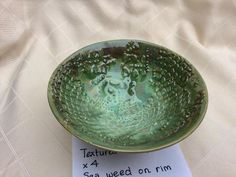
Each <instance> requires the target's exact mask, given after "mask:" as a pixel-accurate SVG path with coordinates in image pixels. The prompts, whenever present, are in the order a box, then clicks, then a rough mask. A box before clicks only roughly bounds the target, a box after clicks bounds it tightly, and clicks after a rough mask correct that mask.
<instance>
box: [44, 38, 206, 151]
mask: <svg viewBox="0 0 236 177" xmlns="http://www.w3.org/2000/svg"><path fill="white" fill-rule="evenodd" d="M130 41H134V42H141V43H145V44H149V45H152V46H155V47H159V48H163V49H165V50H168V51H171V52H172V53H174V54H177V55H178V56H181V55H180V54H178V53H176V52H174V51H173V50H171V49H169V48H167V47H164V46H162V45H159V44H155V43H151V42H147V41H144V40H139V39H128V38H126V39H113V40H103V41H99V42H95V43H92V44H89V45H86V46H84V47H82V48H80V49H78V50H76V51H75V52H74V53H72V54H70V55H69V56H68V57H66V58H65V59H64V60H63V61H61V62H60V63H59V64H58V65H57V66H56V68H55V69H54V71H53V73H52V74H51V76H50V79H49V82H48V87H47V98H48V103H49V106H50V109H51V112H52V113H53V115H54V117H55V118H56V119H57V121H58V122H59V123H60V124H61V125H62V126H63V127H64V128H65V129H66V130H67V131H68V132H69V133H70V134H71V135H72V136H74V137H76V138H78V139H80V140H82V141H83V142H85V143H88V144H91V145H93V146H95V147H98V148H102V149H105V150H109V151H115V152H124V153H143V152H152V151H156V150H160V149H164V148H167V147H169V146H172V145H175V144H177V143H179V142H181V141H182V140H184V139H186V138H187V137H188V136H190V135H191V134H192V133H193V132H194V131H195V130H196V129H197V128H198V127H199V126H200V124H201V123H202V121H203V119H204V117H205V115H206V112H207V109H208V101H209V97H208V89H207V85H206V83H205V81H204V80H203V78H202V76H201V74H200V73H199V71H198V70H197V69H196V67H195V66H194V65H193V64H191V63H190V62H189V61H188V60H187V59H186V58H185V57H183V56H181V57H182V58H183V59H184V60H185V62H187V63H188V64H189V65H190V66H191V67H192V68H193V69H194V72H196V73H197V75H198V76H199V78H200V80H201V82H202V87H203V90H204V93H205V104H204V105H205V107H204V109H203V111H202V112H201V113H200V115H199V116H198V117H197V121H196V122H195V123H193V124H192V125H191V127H190V129H189V130H187V131H185V132H184V133H183V134H182V135H179V136H177V137H176V138H175V140H173V141H170V142H169V143H164V144H162V145H159V146H157V147H154V148H145V149H119V148H111V147H107V146H102V145H98V144H96V143H93V142H91V141H88V140H86V139H84V138H82V137H80V136H79V135H78V134H76V133H74V132H73V130H71V129H69V128H68V127H67V126H65V125H64V124H63V123H62V122H61V121H59V120H60V119H64V116H61V114H59V112H58V110H57V109H56V107H55V105H54V103H53V98H52V95H50V88H49V87H50V84H51V82H52V80H53V78H54V76H55V74H56V72H57V70H58V68H59V67H60V66H61V65H62V64H64V63H66V62H67V61H68V60H70V59H72V58H73V56H75V55H77V54H78V53H80V52H83V51H84V50H85V49H87V48H90V47H91V46H94V45H99V44H102V43H112V42H118V43H119V42H126V43H127V42H130ZM101 48H103V47H101Z"/></svg>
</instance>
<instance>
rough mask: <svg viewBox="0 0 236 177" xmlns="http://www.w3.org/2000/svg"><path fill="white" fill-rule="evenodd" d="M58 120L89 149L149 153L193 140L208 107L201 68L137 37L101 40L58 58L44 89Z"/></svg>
mask: <svg viewBox="0 0 236 177" xmlns="http://www.w3.org/2000/svg"><path fill="white" fill-rule="evenodd" d="M48 100H49V104H50V107H51V110H52V112H53V114H54V115H55V117H56V119H57V120H58V121H59V122H60V123H61V124H62V126H63V127H65V128H66V129H67V130H68V131H69V132H70V133H71V134H73V135H74V136H76V137H78V138H80V139H81V140H83V141H85V142H87V143H90V144H92V145H95V146H98V147H101V148H105V149H109V150H113V151H120V152H146V151H152V150H157V149H160V148H164V147H167V146H170V145H173V144H175V143H177V142H179V141H181V140H183V139H184V138H185V137H187V136H188V135H190V134H191V133H192V132H193V131H194V130H195V129H196V128H197V127H198V126H199V124H200V122H201V121H202V119H203V117H204V114H205V112H206V109H207V100H208V98H207V88H206V85H205V83H204V81H203V79H202V77H201V76H200V74H199V73H198V71H197V70H196V69H195V68H194V67H193V66H192V65H191V64H190V63H189V62H188V61H187V60H186V59H184V58H183V57H181V56H180V55H178V54H176V53H175V52H173V51H171V50H169V49H167V48H164V47H161V46H159V45H156V44H151V43H148V42H144V41H139V40H113V41H104V42H100V43H96V44H92V45H89V46H87V47H84V48H82V49H80V50H78V51H77V52H75V53H74V54H72V55H71V56H69V57H68V58H67V59H66V60H65V61H63V62H62V63H61V64H60V65H59V66H58V67H57V68H56V70H55V71H54V72H53V74H52V76H51V79H50V81H49V85H48Z"/></svg>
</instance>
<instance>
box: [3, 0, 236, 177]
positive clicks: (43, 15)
mask: <svg viewBox="0 0 236 177" xmlns="http://www.w3.org/2000/svg"><path fill="white" fill-rule="evenodd" d="M235 19H236V1H233V0H232V1H230V0H227V1H223V0H218V1H215V0H204V1H203V0H201V1H194V0H189V1H166V0H161V1H154V0H153V1H138V2H137V1H131V0H129V1H125V0H119V1H118V0H117V1H109V0H101V1H82V0H81V1H73V0H68V1H56V0H42V1H33V0H4V1H0V176H1V177H69V176H71V174H72V170H71V167H72V161H71V135H70V134H69V133H67V132H66V131H65V130H64V129H63V128H62V126H61V125H60V124H59V123H58V122H57V121H56V120H55V118H54V117H53V115H52V113H51V111H50V108H49V105H48V102H47V84H48V80H49V77H50V75H51V74H52V72H53V70H54V69H55V68H56V66H57V65H58V64H59V63H60V62H61V61H63V59H64V58H65V57H67V56H68V55H70V54H71V53H73V52H74V51H76V50H77V49H79V48H81V47H83V46H86V45H88V44H91V43H94V42H97V41H101V40H110V39H119V38H129V39H130V38H131V39H141V40H146V41H150V42H153V43H157V44H160V45H163V46H166V47H168V48H170V49H172V50H174V51H176V52H177V53H179V54H181V55H182V56H184V57H186V58H187V59H188V60H189V61H190V62H191V63H192V64H193V65H194V66H195V67H196V68H197V69H198V70H199V72H200V73H201V75H202V76H203V78H204V80H205V81H206V84H207V87H208V91H209V105H208V111H207V113H206V116H205V119H204V121H203V122H202V124H201V125H200V127H199V128H198V129H197V130H196V131H195V132H194V133H193V134H192V135H191V136H190V137H188V138H187V139H185V140H184V141H183V142H181V143H180V145H181V148H182V150H183V152H184V154H185V157H186V159H187V161H188V164H189V166H190V168H191V171H192V173H193V176H194V177H209V176H214V177H231V176H235V175H236V168H235V166H236V153H235V148H236V129H235V127H236V93H235V90H236V35H235V33H236V20H235Z"/></svg>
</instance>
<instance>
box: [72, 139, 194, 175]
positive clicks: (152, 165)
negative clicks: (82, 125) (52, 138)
mask: <svg viewBox="0 0 236 177" xmlns="http://www.w3.org/2000/svg"><path fill="white" fill-rule="evenodd" d="M72 154H73V177H121V176H122V177H126V176H130V177H192V175H191V172H190V170H189V167H188V165H187V163H186V161H185V158H184V156H183V154H182V151H181V149H180V147H179V145H174V146H171V147H168V148H165V149H163V150H159V151H154V152H148V153H114V152H111V151H107V150H103V149H99V148H97V147H95V146H91V145H89V144H87V143H84V142H82V141H80V140H78V139H77V138H75V137H73V141H72Z"/></svg>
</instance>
